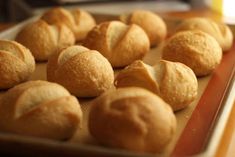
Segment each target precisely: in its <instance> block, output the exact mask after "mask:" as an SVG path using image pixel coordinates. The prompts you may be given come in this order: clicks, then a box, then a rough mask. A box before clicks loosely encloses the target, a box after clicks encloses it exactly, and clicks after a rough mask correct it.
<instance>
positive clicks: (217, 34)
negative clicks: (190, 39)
mask: <svg viewBox="0 0 235 157" xmlns="http://www.w3.org/2000/svg"><path fill="white" fill-rule="evenodd" d="M183 30H201V31H203V32H205V33H208V34H210V35H211V36H213V37H214V38H215V39H216V40H217V42H218V43H219V45H220V46H221V48H222V50H223V51H228V50H229V49H230V48H231V47H232V45H233V34H232V31H231V30H230V29H229V27H228V26H227V25H226V24H223V23H216V22H214V21H212V20H211V19H207V18H202V17H194V18H189V19H186V20H184V21H183V22H182V23H181V24H180V25H179V26H178V27H177V29H176V31H177V32H179V31H183Z"/></svg>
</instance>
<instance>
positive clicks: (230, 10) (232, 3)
mask: <svg viewBox="0 0 235 157" xmlns="http://www.w3.org/2000/svg"><path fill="white" fill-rule="evenodd" d="M234 7H235V0H223V15H225V16H227V17H235V9H234Z"/></svg>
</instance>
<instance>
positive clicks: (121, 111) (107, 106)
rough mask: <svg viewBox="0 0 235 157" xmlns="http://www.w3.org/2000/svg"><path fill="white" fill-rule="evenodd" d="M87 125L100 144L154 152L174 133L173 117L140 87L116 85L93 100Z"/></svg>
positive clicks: (161, 104) (157, 99)
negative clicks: (112, 89) (115, 87)
mask: <svg viewBox="0 0 235 157" xmlns="http://www.w3.org/2000/svg"><path fill="white" fill-rule="evenodd" d="M88 127H89V131H90V133H91V135H92V136H93V137H94V138H95V139H96V140H97V141H98V142H99V143H101V144H104V145H107V146H111V147H117V148H123V149H128V150H132V151H137V152H153V153H156V152H162V151H163V150H164V148H165V147H166V145H167V144H168V143H169V142H170V141H171V139H172V137H173V136H174V133H175V130H176V118H175V115H174V114H173V112H172V109H171V108H170V106H169V105H168V104H166V103H165V102H164V101H163V100H162V99H161V98H159V97H158V96H157V95H154V94H153V93H151V92H149V91H147V90H145V89H142V88H120V89H117V90H115V91H108V92H106V93H105V94H103V95H102V96H100V97H98V98H97V99H96V100H95V101H94V102H93V104H92V106H91V110H90V113H89V119H88Z"/></svg>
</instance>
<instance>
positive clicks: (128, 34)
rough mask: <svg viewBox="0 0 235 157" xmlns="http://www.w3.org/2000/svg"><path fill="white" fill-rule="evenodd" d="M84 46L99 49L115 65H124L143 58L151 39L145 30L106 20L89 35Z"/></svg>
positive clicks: (133, 25) (132, 25)
mask: <svg viewBox="0 0 235 157" xmlns="http://www.w3.org/2000/svg"><path fill="white" fill-rule="evenodd" d="M84 46H86V47H88V48H90V49H92V50H97V51H99V52H100V53H101V54H102V55H103V56H104V57H106V58H107V59H108V60H109V62H110V63H111V64H112V66H113V67H124V66H126V65H129V64H131V63H132V62H133V61H135V60H137V59H141V58H143V57H144V55H145V54H146V53H147V52H148V51H149V47H150V45H149V39H148V36H147V35H146V33H145V32H144V30H143V29H142V28H141V27H139V26H137V25H135V24H131V25H129V26H128V25H126V24H124V23H122V22H118V21H111V22H104V23H101V24H99V25H98V26H96V27H95V28H94V29H93V30H92V31H90V32H89V33H88V35H87V38H86V39H85V41H84Z"/></svg>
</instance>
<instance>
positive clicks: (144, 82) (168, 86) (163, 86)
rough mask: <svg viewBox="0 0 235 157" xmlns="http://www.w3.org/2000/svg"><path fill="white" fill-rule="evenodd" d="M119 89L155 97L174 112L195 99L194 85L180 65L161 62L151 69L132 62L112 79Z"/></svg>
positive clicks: (194, 81) (195, 80) (191, 72)
mask: <svg viewBox="0 0 235 157" xmlns="http://www.w3.org/2000/svg"><path fill="white" fill-rule="evenodd" d="M115 85H116V86H117V87H118V88H119V87H128V86H129V87H130V86H136V87H142V88H146V89H148V90H150V91H152V92H153V93H155V94H157V95H159V96H160V97H161V98H162V99H163V100H164V101H165V102H167V103H168V104H169V105H170V106H171V107H172V109H173V110H174V111H177V110H180V109H183V108H185V107H187V106H188V105H189V104H190V103H191V102H192V101H193V100H195V98H196V97H197V89H198V83H197V78H196V76H195V74H194V73H193V71H192V70H191V69H190V68H189V67H187V66H186V65H184V64H181V63H177V62H169V61H165V60H161V61H160V62H158V63H157V64H155V65H154V66H150V65H147V64H145V63H143V62H142V61H135V62H134V63H132V64H131V65H129V66H128V67H126V68H125V69H124V70H122V71H121V72H120V73H118V75H117V76H116V79H115Z"/></svg>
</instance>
